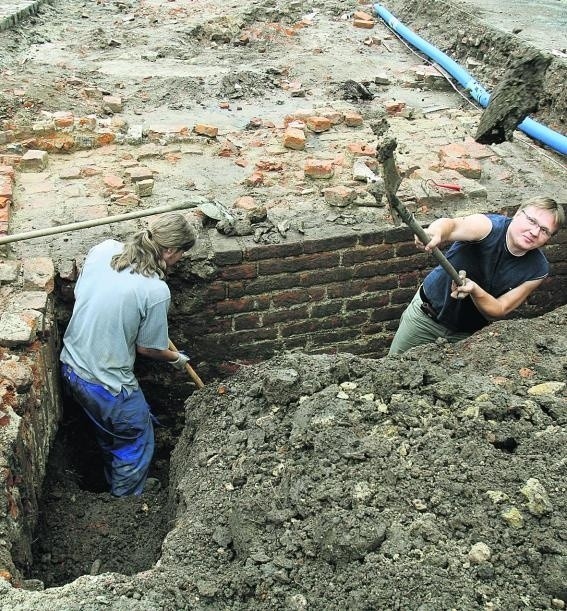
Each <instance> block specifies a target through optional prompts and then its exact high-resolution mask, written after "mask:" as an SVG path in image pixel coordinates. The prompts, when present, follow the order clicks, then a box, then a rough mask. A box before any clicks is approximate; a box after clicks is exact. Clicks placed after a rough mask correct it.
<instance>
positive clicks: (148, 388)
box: [19, 362, 192, 588]
mask: <svg viewBox="0 0 567 611" xmlns="http://www.w3.org/2000/svg"><path fill="white" fill-rule="evenodd" d="M162 372H163V370H162V369H160V368H155V366H153V365H152V363H149V362H142V363H141V364H140V366H138V365H137V366H136V374H137V377H138V379H139V380H140V385H141V387H142V388H143V390H144V393H145V395H146V399H147V400H148V402H149V404H150V405H151V406H152V412H153V413H154V415H155V416H156V418H157V419H158V421H159V424H156V425H155V426H154V432H155V451H154V456H153V460H152V464H151V467H150V472H149V478H148V483H147V485H146V489H145V490H144V493H143V494H142V495H141V496H131V497H122V498H116V497H112V496H111V495H110V493H109V492H108V487H107V484H106V481H105V479H104V471H103V462H102V457H101V454H100V450H99V448H98V446H97V444H96V441H95V439H94V435H93V428H92V426H93V425H92V423H91V422H90V421H89V420H88V418H87V416H86V415H85V414H84V413H83V411H82V409H81V408H80V406H78V405H77V404H76V403H75V402H74V401H73V400H72V399H70V398H68V397H66V396H63V397H62V404H63V414H62V419H61V422H60V424H59V427H58V430H57V433H56V435H55V439H54V443H53V446H52V448H51V451H50V454H49V460H48V463H47V468H46V475H45V479H44V482H43V486H42V493H41V500H40V504H39V510H38V516H37V518H38V519H37V527H36V529H35V532H34V537H33V541H32V562H31V563H30V565H29V566H25V567H19V568H20V570H21V571H22V573H23V574H24V575H25V576H26V579H27V580H28V584H33V583H34V582H35V583H37V584H38V586H39V587H41V584H43V587H46V588H47V587H56V586H61V585H65V584H66V583H70V582H71V581H74V580H75V579H76V578H78V577H80V576H82V575H97V574H101V573H106V572H117V573H121V574H125V575H132V574H134V573H137V572H140V571H144V570H149V569H151V568H152V567H153V566H154V565H155V563H156V561H157V560H158V559H159V557H160V553H161V545H162V542H163V540H164V538H165V535H166V534H167V532H168V531H169V530H170V527H171V519H172V516H173V512H174V508H173V507H172V506H171V505H170V503H169V499H168V487H169V461H170V455H171V452H172V451H173V449H174V447H175V443H176V440H177V439H178V437H179V435H180V433H181V431H182V429H183V425H184V401H185V399H186V398H187V396H188V395H189V394H190V393H191V392H192V389H191V386H190V385H189V384H187V383H185V382H184V381H179V384H172V383H171V380H170V378H168V379H167V380H162V379H161V377H162V376H161V375H160V373H162ZM150 478H151V479H150ZM40 582H41V584H40Z"/></svg>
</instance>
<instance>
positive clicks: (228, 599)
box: [2, 306, 567, 611]
mask: <svg viewBox="0 0 567 611" xmlns="http://www.w3.org/2000/svg"><path fill="white" fill-rule="evenodd" d="M566 325H567V306H565V307H562V308H559V309H557V310H556V311H554V312H552V313H550V314H547V315H546V316H544V317H541V318H536V319H531V320H517V321H507V322H499V323H494V324H493V325H491V326H490V327H488V328H487V329H485V330H483V331H481V332H479V333H477V334H476V335H475V336H473V337H471V338H470V339H468V340H466V341H465V342H462V343H460V344H457V345H451V344H446V343H438V344H436V345H435V344H434V345H429V346H423V347H419V348H416V349H414V350H413V351H411V352H409V353H407V354H406V355H405V356H401V357H395V358H385V359H382V360H378V361H370V360H364V359H360V358H358V357H354V356H352V355H338V356H329V355H325V356H308V355H304V354H301V353H287V354H285V355H281V356H279V357H277V358H275V359H273V360H271V361H269V362H266V363H264V364H262V365H260V366H256V367H249V368H243V369H242V370H241V371H240V372H239V373H238V374H236V375H235V376H233V377H232V378H230V379H228V380H226V381H225V382H224V383H222V384H220V385H218V386H209V387H207V388H205V389H204V390H201V391H199V392H198V393H196V394H195V395H193V397H192V398H191V399H190V400H189V401H188V402H187V405H186V416H187V425H186V428H185V429H184V431H183V433H182V435H181V439H180V442H179V444H178V446H177V448H176V450H175V452H174V455H173V458H172V469H171V473H170V476H171V482H172V488H171V498H170V500H171V502H172V504H173V506H174V507H175V513H176V517H175V520H174V521H173V522H172V524H173V528H172V529H171V530H170V532H169V533H168V535H167V537H166V539H165V542H164V544H163V548H162V555H161V559H160V561H159V562H158V565H157V567H156V568H154V569H153V570H150V571H146V572H143V573H139V574H136V575H134V576H132V577H125V576H124V575H119V574H116V573H106V574H103V575H99V576H97V577H91V576H89V577H82V578H80V579H79V580H77V581H75V582H74V583H72V584H69V585H67V586H64V587H62V588H54V589H50V590H46V591H45V592H43V593H39V592H24V591H21V590H19V591H18V590H15V589H7V590H5V591H4V592H3V593H2V601H3V603H2V605H3V606H2V608H3V609H8V608H10V609H39V608H45V607H46V606H50V607H51V608H52V609H69V608H74V609H99V608H100V609H102V608H105V609H108V608H113V609H201V610H202V609H215V610H216V609H247V610H248V609H259V610H260V609H261V610H268V609H312V610H321V611H322V610H331V609H332V610H339V609H384V610H385V609H419V610H420V611H425V610H438V609H503V610H504V609H505V610H512V609H520V608H529V609H551V608H558V609H560V608H563V605H564V601H566V600H567V519H566V516H567V513H566V504H567V494H566V478H565V476H566V471H567V450H566V448H567V439H566V438H567V433H566V431H565V424H566V423H567V389H566V384H565V378H566V372H567V337H566V334H565V328H566ZM87 601H88V602H87Z"/></svg>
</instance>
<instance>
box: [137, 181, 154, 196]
mask: <svg viewBox="0 0 567 611" xmlns="http://www.w3.org/2000/svg"><path fill="white" fill-rule="evenodd" d="M153 190H154V181H153V179H148V180H139V181H138V182H136V194H137V195H138V197H149V196H150V195H151V194H152V193H153Z"/></svg>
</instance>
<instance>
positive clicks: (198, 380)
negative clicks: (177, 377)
mask: <svg viewBox="0 0 567 611" xmlns="http://www.w3.org/2000/svg"><path fill="white" fill-rule="evenodd" d="M169 349H170V350H173V352H179V350H177V348H176V347H175V344H174V343H173V342H172V341H171V340H169ZM185 369H187V373H188V374H189V375H190V376H191V379H192V380H193V382H195V384H196V386H197V388H204V387H205V385H204V384H203V380H201V378H200V377H199V376H198V375H197V372H196V371H195V370H194V369H193V367H191V365H189V363H185Z"/></svg>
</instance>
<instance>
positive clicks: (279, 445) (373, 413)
mask: <svg viewBox="0 0 567 611" xmlns="http://www.w3.org/2000/svg"><path fill="white" fill-rule="evenodd" d="M402 4H403V3H402V2H396V3H392V10H394V9H395V8H397V7H398V6H399V7H401V6H402ZM432 6H433V5H432ZM361 7H362V8H366V9H367V10H368V9H369V5H364V6H363V5H357V4H355V2H352V1H348V0H333V1H327V2H317V1H315V2H299V1H298V2H286V3H277V2H270V1H265V2H234V3H232V4H224V5H223V6H222V7H221V6H218V3H213V2H207V1H206V0H203V1H199V2H161V1H160V0H152V1H149V2H144V3H135V2H129V1H127V0H124V1H116V2H109V1H100V0H99V1H97V2H94V1H84V0H69V1H67V2H65V3H64V4H60V3H54V4H53V6H50V5H46V6H45V7H44V8H43V9H42V10H41V12H40V14H39V15H38V16H36V17H34V18H33V19H31V20H30V22H29V23H27V24H25V25H21V26H19V27H18V28H16V29H14V30H11V31H10V32H3V33H0V70H1V71H2V81H1V83H0V119H11V118H14V117H16V118H17V119H18V121H30V122H32V121H34V120H36V119H37V117H38V116H41V113H42V111H47V112H55V111H62V110H64V111H73V112H75V113H77V114H90V113H95V114H98V115H101V114H102V115H104V114H105V112H106V111H105V109H104V107H103V105H102V104H101V102H100V99H99V98H97V97H95V98H89V97H86V96H84V95H82V93H81V92H82V91H84V90H85V88H87V89H98V90H100V91H104V92H106V93H109V94H118V95H120V96H121V97H122V98H123V99H124V100H125V104H124V110H123V112H122V117H123V118H124V120H126V121H127V122H129V123H132V124H143V125H144V126H145V127H146V128H147V127H148V126H150V125H152V124H154V123H160V124H164V123H165V124H169V125H175V124H178V123H184V122H186V117H187V115H188V114H189V115H190V116H191V121H192V122H206V123H213V124H215V125H218V126H219V127H220V128H221V134H222V135H223V137H224V138H226V139H227V140H228V141H229V142H232V146H233V147H235V148H236V149H237V150H241V149H242V150H248V155H249V159H250V163H252V164H253V163H254V161H255V160H256V158H255V157H254V154H253V151H252V152H250V151H251V150H252V149H250V148H249V147H250V143H251V141H252V140H253V139H258V138H259V139H262V138H263V140H262V147H263V148H261V147H257V148H258V151H260V149H261V150H262V153H265V152H266V150H268V151H269V152H270V153H271V154H281V151H280V152H279V153H276V152H275V150H277V149H275V148H274V142H273V139H272V138H271V136H270V137H268V136H266V134H265V133H263V132H262V131H261V130H255V129H254V125H256V126H257V123H254V121H253V119H254V118H255V117H257V116H261V117H262V121H263V122H265V123H267V122H269V121H274V122H275V123H278V124H279V123H280V122H281V121H282V117H283V116H285V115H286V114H287V113H290V112H295V111H297V110H298V109H302V108H312V107H313V106H314V105H319V106H328V105H329V104H331V103H332V104H333V105H334V106H337V105H341V104H342V105H345V107H348V108H354V109H356V110H357V111H359V112H361V113H362V114H363V115H364V117H365V120H369V121H370V120H373V119H376V118H380V117H381V116H382V115H383V110H382V108H381V106H380V104H375V103H374V102H376V101H378V102H383V101H385V100H388V99H395V98H403V99H405V100H406V101H407V102H408V104H410V105H411V106H412V107H413V108H415V109H417V110H419V111H421V112H424V113H425V116H426V117H437V120H431V121H429V122H428V123H427V124H426V123H425V122H423V123H421V122H420V119H419V117H418V115H419V113H417V114H416V121H417V125H418V128H416V129H417V131H416V129H413V131H411V130H410V131H405V132H402V133H400V134H397V135H398V136H399V140H400V142H401V153H400V156H401V158H402V162H403V163H404V164H405V165H406V166H410V165H411V164H412V162H414V161H415V160H416V159H417V158H419V154H420V150H421V149H420V146H421V147H422V149H424V150H423V151H422V153H421V154H422V155H423V156H424V157H425V156H426V154H427V151H426V150H425V149H427V148H428V146H430V144H429V143H430V140H428V138H433V136H432V134H440V133H442V135H443V137H444V138H446V139H448V141H450V140H451V138H462V137H463V136H464V135H466V134H468V133H471V132H473V133H474V126H475V124H476V122H477V120H478V116H479V111H478V110H477V109H474V108H472V107H471V106H470V104H469V103H468V102H465V101H464V100H463V99H462V98H460V97H458V96H457V94H456V93H455V92H454V91H453V90H451V88H450V87H448V88H446V89H442V90H438V89H434V90H429V89H427V88H417V89H416V88H415V81H412V82H411V83H410V85H409V86H408V83H407V82H406V81H405V78H406V77H405V76H403V71H404V70H407V69H408V67H412V66H417V65H420V64H421V63H422V60H420V59H417V58H416V57H415V56H414V55H412V54H411V53H409V51H408V50H407V49H406V48H405V46H404V45H402V44H401V43H400V42H399V41H397V39H395V37H393V35H392V34H390V33H389V32H388V30H387V29H386V28H384V27H383V26H380V25H379V24H377V25H376V26H375V28H374V29H372V30H365V29H356V28H352V26H351V24H350V20H351V17H352V13H353V11H354V10H356V9H357V8H361ZM416 18H417V17H416ZM427 19H428V15H427V14H423V15H420V16H419V19H418V20H422V21H424V22H426V21H427ZM465 26H466V24H462V27H463V28H464V27H465ZM555 47H556V45H554V48H555ZM506 48H507V47H506V45H504V49H506ZM461 51H462V49H461ZM476 68H477V69H478V71H479V76H480V75H482V74H483V72H482V65H480V66H477V67H476ZM378 74H380V75H382V77H384V74H385V75H386V77H387V78H386V80H387V81H388V83H389V84H387V85H384V84H380V83H383V82H384V81H383V79H382V80H380V79H378V81H377V80H376V76H377V75H378ZM350 79H355V80H356V82H358V83H365V84H366V85H365V87H367V89H369V90H370V91H371V93H372V94H373V96H374V102H373V103H370V101H369V100H364V99H362V98H356V97H355V99H353V96H352V95H350V97H349V96H348V95H346V99H345V92H346V93H348V91H349V89H348V88H346V89H345V83H346V82H347V81H348V80H350ZM492 79H493V83H494V82H495V81H497V77H496V76H492ZM297 83H300V90H301V91H302V92H303V93H302V94H300V95H295V94H294V95H291V93H290V91H296V87H297ZM493 83H492V84H493ZM487 84H490V83H487ZM14 92H16V93H14ZM225 102H228V104H229V108H228V109H227V108H225V109H222V110H219V104H221V103H225ZM378 106H380V108H378ZM435 109H441V110H435ZM109 116H110V115H109ZM549 118H550V120H551V122H552V123H554V124H555V125H558V126H559V125H560V123H559V121H560V118H559V117H558V116H557V115H556V114H551V115H549ZM404 120H405V119H404ZM393 123H394V122H393ZM414 125H415V124H414ZM250 126H251V127H250ZM421 129H423V130H426V131H424V132H423V133H424V134H425V133H427V137H420V136H419V134H420V133H421V131H420V130H421ZM366 131H367V132H368V133H365V136H366V138H368V137H369V134H370V141H371V140H372V134H371V132H370V130H369V129H367V130H366ZM416 133H417V134H418V136H416ZM329 141H331V143H332V134H331V135H330V136H328V139H327V140H325V139H324V137H321V138H320V139H318V140H313V141H312V142H311V144H310V146H312V147H313V150H315V151H319V152H320V151H322V150H323V151H324V150H326V149H325V146H328V144H329ZM270 147H271V148H270ZM213 148H214V147H213V145H211V144H210V143H205V144H203V143H202V141H199V142H197V141H196V142H192V143H189V144H187V145H184V146H175V147H172V148H170V149H168V150H167V151H166V152H165V154H164V155H161V156H160V157H159V158H153V159H152V164H153V166H152V167H153V168H154V169H155V170H156V171H157V172H159V176H161V179H162V180H161V182H158V184H159V186H160V190H159V200H158V201H154V202H153V204H154V205H157V204H158V203H167V202H169V201H175V200H177V199H179V198H186V197H206V198H208V197H215V198H217V199H219V198H220V199H221V200H222V201H224V202H225V203H232V202H233V201H234V200H235V199H236V198H237V197H239V196H241V195H243V190H242V187H241V181H242V179H243V178H244V177H245V176H246V175H247V174H248V173H249V172H248V171H245V170H244V168H242V167H241V166H237V165H235V164H234V163H233V159H231V160H227V159H226V158H223V157H219V156H218V155H217V153H218V151H217V150H216V149H215V150H214V152H213V153H211V152H210V151H211V149H213ZM129 150H133V149H129V148H128V147H127V146H125V147H121V148H120V149H118V148H114V149H113V148H106V149H105V150H104V151H94V152H91V151H88V152H85V151H83V152H82V153H81V154H78V155H75V156H61V157H55V156H54V157H53V158H52V160H51V162H50V164H51V165H50V168H51V170H50V175H49V176H43V177H41V179H42V181H43V182H42V183H41V184H39V183H38V182H37V181H35V182H34V178H33V177H30V176H29V175H27V176H26V175H23V176H22V177H21V182H19V183H18V186H17V192H16V197H17V198H18V200H19V201H20V203H21V202H24V201H27V202H28V203H29V206H28V207H26V206H24V205H23V204H21V205H20V206H19V207H18V208H17V209H16V210H15V217H14V229H16V230H17V229H21V230H25V229H29V228H35V227H38V226H40V227H41V226H50V225H51V224H58V223H61V222H67V221H69V220H70V219H73V218H74V219H75V220H79V218H78V217H77V213H76V211H77V210H86V209H87V208H90V207H95V206H96V205H99V204H101V203H107V198H106V197H105V196H103V195H100V194H99V193H98V191H96V189H95V187H94V186H92V184H91V183H89V181H85V182H84V184H83V185H81V186H80V187H77V186H76V184H73V185H70V184H69V181H67V182H65V181H64V180H63V179H61V177H60V176H61V174H63V173H64V170H65V169H66V168H68V167H69V166H71V165H77V164H81V163H82V164H92V165H98V166H100V167H102V168H104V169H108V170H112V169H114V168H115V167H117V166H118V165H119V164H120V162H121V161H124V157H123V153H124V152H125V151H126V152H128V151H129ZM497 150H498V157H499V166H498V167H499V171H501V172H502V173H505V174H508V175H509V178H508V179H506V180H502V178H501V177H498V173H497V172H493V173H491V174H489V175H488V177H487V178H486V179H485V184H486V186H487V187H488V188H489V189H490V190H491V201H490V205H491V206H494V207H498V206H499V205H502V204H503V203H504V202H506V201H507V200H508V199H510V198H515V197H517V196H518V195H519V194H520V193H522V194H523V193H525V192H537V191H538V190H541V189H543V188H544V187H545V188H546V189H551V191H552V192H556V193H558V194H560V193H564V192H565V191H564V189H565V180H564V178H565V174H564V169H563V168H562V167H561V165H558V163H557V161H558V160H557V158H556V156H554V155H553V153H549V152H547V153H546V156H542V155H541V152H540V151H538V150H534V149H533V148H531V147H530V148H527V147H525V146H524V145H522V143H521V141H520V142H515V143H512V144H506V145H502V146H501V147H500V148H499V149H497ZM409 151H412V152H413V157H412V156H411V155H410V158H409V160H408V161H407V162H406V161H404V159H405V157H406V156H407V154H408V152H409ZM332 154H336V153H332ZM259 155H260V153H258V155H257V157H258V156H259ZM49 181H51V182H50V185H48V186H46V184H45V183H46V182H49ZM308 187H309V185H305V184H304V183H302V181H301V180H299V179H297V180H295V181H294V180H293V179H290V182H289V183H288V184H282V183H281V182H277V181H275V182H274V183H273V184H272V185H268V186H266V189H265V190H264V191H263V192H259V191H258V192H254V193H253V195H254V196H255V197H256V198H258V199H259V200H260V201H262V203H266V204H267V207H268V208H269V209H270V210H271V214H272V215H273V219H274V221H276V222H277V221H279V220H281V219H283V218H286V219H291V221H292V222H299V219H301V221H302V222H304V223H306V224H307V225H311V227H312V228H314V230H316V228H317V226H318V224H319V225H320V224H321V223H322V222H325V221H326V219H327V218H328V216H329V210H328V209H324V208H323V209H321V206H320V204H319V205H317V206H314V202H316V203H317V202H318V201H319V200H320V197H319V194H318V192H317V193H314V192H313V190H312V189H310V188H308ZM34 198H35V199H34ZM39 200H41V203H42V206H41V209H40V208H39V206H38V205H37V204H36V203H34V202H35V201H39ZM463 205H464V206H469V205H471V202H469V201H467V202H464V204H463ZM482 205H483V206H486V205H487V204H486V201H483V202H482ZM108 211H109V213H110V212H113V213H114V212H120V211H122V210H116V209H113V207H112V206H109V208H108ZM306 212H308V213H309V214H308V215H307V214H306ZM451 212H456V210H455V209H452V210H451ZM87 216H88V214H87ZM347 216H348V217H349V219H350V220H348V222H357V220H367V219H377V220H378V221H381V222H384V211H383V210H381V209H375V208H370V207H368V208H365V207H364V206H361V207H359V208H357V209H356V210H350V209H349V214H348V215H347ZM131 228H132V227H131V225H124V226H121V227H113V230H112V231H113V232H118V233H120V232H122V231H124V232H125V231H129V230H130V229H131ZM109 234H110V230H109V229H107V228H103V229H96V230H95V229H93V230H90V231H89V232H85V233H84V234H81V235H80V236H79V235H76V237H75V238H74V239H72V240H69V239H68V238H63V237H61V238H53V239H50V240H49V241H47V240H46V241H45V243H44V244H43V245H42V247H41V248H43V250H44V252H43V253H42V254H46V253H48V254H50V255H52V256H53V257H54V258H55V260H56V261H62V260H64V259H68V258H69V257H74V256H76V255H78V254H79V253H84V251H85V249H86V247H88V246H89V245H91V244H92V243H94V242H96V241H98V240H99V239H100V238H101V237H103V236H104V235H109ZM113 235H115V233H114V234H113ZM38 248H40V247H38V243H37V242H35V243H31V242H30V243H22V244H21V245H19V246H18V247H17V250H16V252H17V253H18V254H21V255H23V256H25V255H27V254H29V253H35V254H37V252H38ZM566 323H567V310H566V308H565V307H563V308H560V309H558V310H557V311H555V312H553V313H550V314H548V315H547V316H545V317H543V318H540V319H535V320H530V321H517V322H506V323H498V324H496V325H493V326H491V327H490V329H488V330H485V331H484V332H482V333H479V334H478V335H477V336H475V337H474V338H472V339H471V340H469V341H467V342H466V343H464V344H461V345H459V346H447V345H444V344H440V345H439V346H436V347H435V349H433V350H432V349H431V348H421V349H417V350H415V351H413V352H412V353H411V354H409V355H407V356H406V357H403V358H396V359H383V360H381V361H365V360H362V359H359V358H355V357H349V356H348V355H341V356H340V357H324V356H317V357H314V356H307V355H302V354H295V353H294V354H287V355H282V356H281V357H278V358H276V359H274V360H273V361H270V362H268V363H265V364H264V365H262V366H260V367H256V368H250V369H243V370H241V372H240V373H238V374H237V375H236V376H234V377H232V378H230V379H228V380H225V381H223V382H221V383H219V384H214V385H211V386H210V387H208V388H206V389H205V390H203V391H200V392H199V393H197V394H195V395H194V396H193V397H192V398H190V399H189V401H188V402H187V404H186V407H185V413H184V410H183V406H182V405H181V404H180V403H178V404H173V405H171V404H169V405H166V404H165V402H163V403H161V404H160V398H159V396H156V397H155V401H153V404H154V405H156V412H157V415H158V417H160V418H161V419H162V422H163V425H164V426H163V427H161V428H160V429H158V430H157V437H158V443H159V445H160V450H159V452H158V455H157V456H156V460H155V465H154V470H153V472H152V473H151V475H152V477H156V478H158V479H159V480H160V481H161V488H159V489H158V488H157V487H156V488H153V489H150V490H149V491H148V492H147V493H145V494H144V495H143V496H142V497H140V498H137V499H121V500H119V501H116V500H113V499H111V498H110V497H109V495H108V494H107V493H105V492H104V491H102V490H103V484H102V482H101V480H100V464H99V462H98V456H97V453H96V449H95V448H93V447H92V445H91V444H90V440H89V438H88V436H86V435H84V430H85V429H84V427H83V423H82V421H81V419H80V415H79V414H78V413H77V411H74V409H73V406H72V405H69V406H68V414H67V416H66V420H65V425H64V426H63V427H62V428H61V431H60V434H59V438H58V440H57V442H56V445H55V448H54V459H53V460H52V464H51V469H50V473H49V475H48V478H47V479H46V485H45V498H46V505H45V506H44V508H43V510H42V514H41V515H40V525H39V529H38V534H37V536H38V539H37V542H36V548H35V558H34V565H33V566H31V567H21V568H22V570H24V571H25V573H26V577H27V578H28V579H27V581H25V582H24V583H23V586H24V588H27V589H21V588H11V587H10V586H9V584H7V583H6V582H4V581H3V580H2V579H0V608H1V609H6V610H8V609H10V610H12V609H22V610H25V609H40V608H41V609H43V608H45V607H50V608H52V609H61V610H63V609H65V610H67V609H103V608H105V609H108V608H112V609H117V610H122V609H144V610H154V609H167V610H169V609H211V610H212V609H215V610H216V609H297V610H301V609H315V610H332V609H336V610H337V611H338V610H341V609H416V610H417V609H419V610H420V611H429V610H431V611H434V610H437V609H487V610H489V609H490V610H492V609H504V610H513V609H520V608H526V609H550V608H557V609H561V608H564V606H565V602H566V601H567V538H566V534H565V533H567V528H566V526H567V524H566V521H567V520H566V507H565V503H566V498H567V495H566V489H565V476H566V471H567V456H566V454H565V447H566V445H567V444H566V443H565V441H566V439H565V424H566V420H567V392H566V389H565V379H566V373H567V339H566V337H565V328H566V326H565V325H566ZM156 394H157V395H159V393H156ZM177 439H179V442H178V444H177V447H176V449H175V451H174V454H173V458H172V463H171V468H170V471H169V472H168V463H169V451H170V450H171V448H172V447H173V445H174V443H175V441H176V440H177ZM170 484H171V485H170ZM164 537H165V540H164ZM156 562H157V564H156ZM81 576H82V577H81ZM75 578H78V579H77V580H76V581H73V582H72V580H73V579H75ZM69 582H72V583H69ZM63 584H67V585H63ZM43 586H46V587H47V588H48V589H46V590H45V591H41V592H36V591H32V590H33V589H34V588H36V589H41V588H42V587H43ZM54 586H59V587H54Z"/></svg>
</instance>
